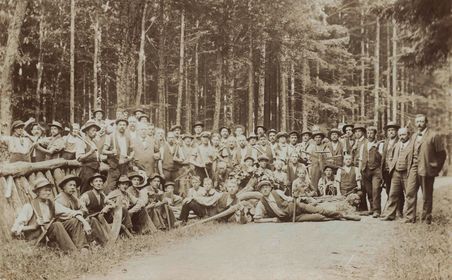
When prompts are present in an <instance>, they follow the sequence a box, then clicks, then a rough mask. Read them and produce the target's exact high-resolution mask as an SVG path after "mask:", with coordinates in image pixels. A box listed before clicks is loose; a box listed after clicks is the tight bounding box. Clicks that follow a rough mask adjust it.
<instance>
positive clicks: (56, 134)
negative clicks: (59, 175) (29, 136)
mask: <svg viewBox="0 0 452 280" xmlns="http://www.w3.org/2000/svg"><path fill="white" fill-rule="evenodd" d="M49 127H50V137H49V138H47V139H46V140H45V141H39V145H37V146H36V148H37V149H39V150H40V151H41V152H43V153H45V154H46V159H47V160H49V159H55V158H59V157H61V153H62V151H63V150H64V145H65V143H64V139H63V136H62V135H61V133H62V132H63V126H62V125H61V123H59V122H57V121H53V122H52V123H51V124H50V125H49Z"/></svg>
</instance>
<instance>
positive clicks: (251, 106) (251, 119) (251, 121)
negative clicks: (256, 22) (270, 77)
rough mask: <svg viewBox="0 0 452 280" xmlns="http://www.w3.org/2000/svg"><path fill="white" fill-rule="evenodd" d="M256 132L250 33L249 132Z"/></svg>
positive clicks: (250, 35)
mask: <svg viewBox="0 0 452 280" xmlns="http://www.w3.org/2000/svg"><path fill="white" fill-rule="evenodd" d="M253 130H254V63H253V33H252V31H251V28H250V32H249V50H248V131H253Z"/></svg>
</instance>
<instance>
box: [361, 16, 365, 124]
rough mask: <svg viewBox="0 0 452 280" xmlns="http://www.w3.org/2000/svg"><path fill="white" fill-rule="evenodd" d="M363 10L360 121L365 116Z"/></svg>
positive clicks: (362, 17) (362, 26)
mask: <svg viewBox="0 0 452 280" xmlns="http://www.w3.org/2000/svg"><path fill="white" fill-rule="evenodd" d="M364 55H365V53H364V10H362V9H361V59H360V61H361V84H360V85H361V110H360V113H361V115H360V116H361V121H364V118H365V117H366V96H365V87H366V86H365V74H366V73H365V69H364Z"/></svg>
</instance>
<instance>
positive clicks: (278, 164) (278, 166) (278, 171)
mask: <svg viewBox="0 0 452 280" xmlns="http://www.w3.org/2000/svg"><path fill="white" fill-rule="evenodd" d="M284 165H285V164H284V162H283V161H281V160H279V159H277V160H275V162H274V164H273V166H274V167H275V170H274V171H273V178H274V179H275V186H276V188H277V189H280V190H282V191H284V192H285V193H289V191H287V187H288V185H289V178H288V177H287V173H286V172H285V171H284V170H283V167H284Z"/></svg>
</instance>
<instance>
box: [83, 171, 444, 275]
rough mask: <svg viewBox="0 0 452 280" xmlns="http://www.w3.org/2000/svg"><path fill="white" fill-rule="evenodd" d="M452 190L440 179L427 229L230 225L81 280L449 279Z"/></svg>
mask: <svg viewBox="0 0 452 280" xmlns="http://www.w3.org/2000/svg"><path fill="white" fill-rule="evenodd" d="M450 186H452V177H443V178H437V180H436V184H435V188H436V191H435V197H434V199H435V202H434V221H433V224H432V225H430V226H428V225H425V224H420V223H417V224H402V223H400V221H394V222H383V221H379V220H378V219H373V218H371V217H363V219H362V221H360V222H350V221H330V222H321V223H309V222H306V223H296V224H292V223H284V224H280V223H279V224H249V225H245V226H243V225H230V226H227V227H220V228H221V229H220V230H218V231H216V232H214V233H210V232H208V233H206V234H204V235H202V236H196V237H193V238H190V239H185V240H179V241H176V242H174V243H171V244H169V245H167V246H162V247H159V248H156V249H152V250H151V251H149V252H144V253H142V254H140V255H137V256H134V257H132V258H130V259H128V260H127V261H125V262H123V263H121V264H119V265H116V266H113V267H112V268H111V269H110V270H108V273H103V274H102V273H99V274H90V275H85V276H82V277H81V278H80V279H84V280H87V279H108V280H113V279H134V280H137V279H159V280H160V279H199V280H202V279H451V277H452V270H451V268H450V266H449V264H450V250H451V242H450V241H451V224H450V217H451V214H452V208H451V200H452V188H450ZM420 196H421V194H420ZM419 198H420V200H422V198H421V197H419ZM384 200H385V199H383V201H384ZM418 210H420V208H418Z"/></svg>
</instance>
